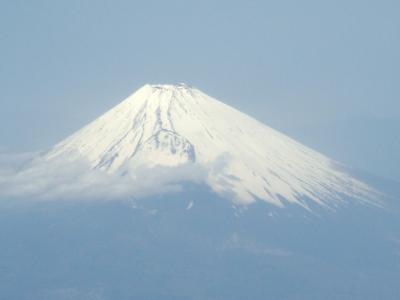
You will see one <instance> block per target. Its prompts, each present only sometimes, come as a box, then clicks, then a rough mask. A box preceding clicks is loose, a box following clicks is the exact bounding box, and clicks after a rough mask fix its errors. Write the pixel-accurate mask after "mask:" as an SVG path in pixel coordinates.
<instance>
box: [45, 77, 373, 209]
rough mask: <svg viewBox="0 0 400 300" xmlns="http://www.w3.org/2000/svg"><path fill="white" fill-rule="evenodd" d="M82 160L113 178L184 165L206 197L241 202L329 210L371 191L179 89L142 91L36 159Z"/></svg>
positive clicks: (290, 143) (242, 117)
mask: <svg viewBox="0 0 400 300" xmlns="http://www.w3.org/2000/svg"><path fill="white" fill-rule="evenodd" d="M82 159H84V160H86V161H87V162H88V163H89V166H90V168H91V170H92V171H95V170H100V171H101V172H104V173H107V174H110V175H112V176H117V177H118V176H120V177H121V178H122V177H126V176H129V174H130V175H131V176H134V177H135V178H141V176H142V174H141V172H143V170H150V171H151V170H156V168H157V167H163V168H164V169H165V168H166V170H171V174H172V171H173V170H174V169H175V168H179V167H182V166H192V167H195V168H199V169H201V170H202V171H203V172H204V176H203V178H202V181H204V182H203V183H205V184H207V185H208V186H209V187H211V189H212V190H213V191H214V192H216V193H218V194H220V195H223V196H227V197H229V198H230V199H232V200H233V201H235V202H239V203H244V204H248V203H251V202H254V201H255V200H264V201H266V202H268V203H271V204H274V205H277V206H284V204H285V203H297V204H300V205H301V206H304V207H307V205H308V203H315V202H316V203H318V204H322V205H325V204H326V205H329V206H331V205H332V204H334V205H336V204H337V202H338V201H341V199H342V196H345V197H351V198H358V199H362V200H366V199H368V198H369V194H370V192H371V190H370V188H369V187H368V186H367V185H366V184H364V183H362V182H361V181H359V180H357V179H355V178H353V177H352V176H351V175H349V174H348V173H346V172H345V171H343V169H344V168H342V166H340V165H339V164H338V163H336V162H334V161H332V160H330V159H329V158H327V157H325V156H323V155H321V154H319V153H317V152H315V151H313V150H311V149H309V148H307V147H305V146H303V145H301V144H299V143H297V142H296V141H294V140H292V139H291V138H289V137H287V136H285V135H283V134H282V133H279V132H277V131H275V130H273V129H271V128H269V127H267V126H265V125H264V124H262V123H260V122H258V121H256V120H255V119H253V118H251V117H249V116H247V115H246V114H244V113H241V112H240V111H238V110H236V109H234V108H232V107H230V106H228V105H226V104H224V103H222V102H220V101H218V100H216V99H213V98H211V97H209V96H207V95H206V94H205V93H203V92H201V91H200V90H198V89H196V88H193V87H190V86H188V85H185V84H178V85H145V86H143V87H142V88H140V89H139V90H138V91H137V92H135V93H134V94H132V95H131V96H129V97H128V98H127V99H126V100H124V101H123V102H121V103H120V104H119V105H117V106H116V107H114V108H113V109H111V110H110V111H108V112H107V113H105V114H104V115H102V116H100V117H99V118H98V119H96V120H95V121H93V122H92V123H90V124H89V125H87V126H85V127H84V128H83V129H81V130H79V131H78V132H76V133H75V134H73V135H72V136H70V137H68V138H67V139H66V140H64V141H62V142H61V143H59V144H58V145H56V146H55V147H54V148H53V149H52V150H51V151H49V152H48V153H47V154H45V156H44V160H45V161H46V162H48V163H51V162H52V161H54V160H64V161H68V162H73V161H78V160H82ZM165 174H166V175H165V176H167V177H168V176H169V175H168V174H169V172H166V173H165ZM143 176H144V175H143ZM77 180H79V179H77ZM132 184H133V183H132Z"/></svg>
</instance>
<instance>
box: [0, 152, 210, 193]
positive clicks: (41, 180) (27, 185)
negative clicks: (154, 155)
mask: <svg viewBox="0 0 400 300" xmlns="http://www.w3.org/2000/svg"><path fill="white" fill-rule="evenodd" d="M127 170H131V169H129V167H128V168H127ZM207 178H208V172H207V170H206V169H204V168H202V167H199V166H197V165H195V164H185V165H181V166H177V167H153V168H136V169H134V172H133V171H127V172H123V173H118V174H108V173H106V172H103V171H100V170H93V169H91V168H90V165H89V163H88V162H87V161H84V160H80V161H75V162H65V161H56V160H52V161H51V163H49V162H46V161H44V160H43V159H40V158H36V159H35V160H32V161H31V162H30V163H29V165H28V166H27V167H25V168H23V169H22V170H19V171H18V170H17V169H15V168H1V169H0V196H3V197H4V196H6V197H17V198H18V197H20V198H22V197H29V198H34V199H39V200H43V199H48V200H51V199H91V200H96V199H103V200H107V199H122V198H142V197H145V196H151V195H156V194H164V193H170V192H177V191H180V190H181V188H182V186H181V184H182V183H183V182H188V181H190V182H195V183H200V184H201V183H204V182H205V181H206V180H207Z"/></svg>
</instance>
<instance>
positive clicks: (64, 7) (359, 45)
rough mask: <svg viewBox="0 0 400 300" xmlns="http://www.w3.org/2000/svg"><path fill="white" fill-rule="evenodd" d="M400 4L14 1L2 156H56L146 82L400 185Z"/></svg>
mask: <svg viewBox="0 0 400 300" xmlns="http://www.w3.org/2000/svg"><path fill="white" fill-rule="evenodd" d="M399 11H400V2H398V1H394V0H393V1H390V0H381V1H367V0H363V1H361V0H360V1H358V0H347V1H340V0H338V1H321V0H320V1H307V0H305V1H286V0H282V1H249V0H248V1H225V0H223V1H211V0H203V1H176V0H171V1H102V0H96V1H89V0H86V1H75V0H70V1H40V0H38V1H19V0H14V1H4V0H0V46H1V47H0V58H1V63H0V87H1V94H0V150H1V151H2V152H13V153H23V152H31V151H37V150H41V149H48V148H49V147H51V146H52V145H53V144H55V143H57V142H58V141H60V140H62V139H63V138H65V137H66V136H67V135H69V134H71V133H73V132H74V131H76V130H77V129H79V128H81V127H82V126H83V125H85V124H87V123H88V122H90V121H92V120H93V119H94V118H96V117H97V116H99V115H100V114H102V113H103V112H105V111H107V110H108V109H110V108H112V107H113V106H115V105H116V104H118V103H119V102H120V101H122V100H123V99H124V98H126V97H127V96H128V95H130V94H131V93H133V92H134V91H135V90H137V89H138V88H139V87H141V86H142V85H144V84H146V83H179V82H185V83H187V84H190V85H193V86H195V87H197V88H199V89H200V90H202V91H204V92H206V93H207V94H209V95H211V96H213V97H215V98H217V99H220V100H222V101H223V102H225V103H227V104H229V105H232V106H234V107H235V108H238V109H239V110H241V111H243V112H245V113H247V114H249V115H251V116H253V117H255V118H257V119H258V120H260V121H262V122H264V123H266V124H267V125H269V126H271V127H273V128H275V129H278V130H280V131H282V132H284V133H286V134H288V135H289V136H291V137H292V138H294V139H297V140H298V141H300V142H302V143H304V144H305V145H307V146H309V147H311V148H314V149H316V150H318V151H320V152H322V153H324V154H326V155H328V156H330V157H332V158H334V159H336V160H339V161H342V162H344V163H346V164H349V165H351V166H354V167H356V168H360V169H362V170H366V171H368V172H371V173H374V174H377V175H380V176H385V177H389V178H394V179H398V180H400V168H399V166H400V97H399V96H400V91H399V87H400V82H399V81H400V55H399V53H400V18H399V17H398V15H399Z"/></svg>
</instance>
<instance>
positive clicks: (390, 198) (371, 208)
mask: <svg viewBox="0 0 400 300" xmlns="http://www.w3.org/2000/svg"><path fill="white" fill-rule="evenodd" d="M399 186H400V185H399V184H398V183H397V182H392V181H389V180H386V179H382V178H377V177H374V176H373V175H369V174H365V173H363V172H361V171H358V170H355V169H351V168H348V167H346V166H344V165H342V164H340V163H338V162H335V161H333V160H331V159H329V158H327V157H325V156H324V155H322V154H319V153H317V152H316V151H313V150H311V149H309V148H307V147H305V146H303V145H301V144H300V143H298V142H296V141H294V140H292V139H291V138H289V137H287V136H285V135H284V134H281V133H279V132H277V131H275V130H273V129H271V128H269V127H268V126H266V125H263V124H261V123H260V122H258V121H256V120H255V119H253V118H251V117H249V116H247V115H245V114H243V113H241V112H240V111H238V110H236V109H234V108H232V107H229V106H227V105H225V104H224V103H222V102H220V101H218V100H215V99H213V98H211V97H209V96H207V95H206V94H204V93H203V92H201V91H200V90H198V89H196V88H193V87H189V86H187V85H183V84H179V85H145V86H144V87H142V88H141V89H139V90H138V91H137V92H135V93H134V94H133V95H131V96H129V97H128V98H127V99H126V100H124V101H123V102H122V103H120V104H119V105H117V106H116V107H114V108H113V109H111V110H110V111H108V112H106V113H105V114H104V115H102V116H100V117H99V118H98V119H96V120H94V121H93V122H92V123H90V124H88V125H87V126H85V127H84V128H82V129H81V130H79V131H77V132H76V133H74V134H72V135H71V136H70V137H68V138H66V139H65V140H64V141H61V142H60V143H58V144H57V145H55V146H54V147H52V148H50V149H49V150H48V151H46V152H42V153H39V154H35V155H34V156H33V158H31V159H30V160H28V161H26V162H24V163H23V164H19V165H18V166H14V168H13V169H12V168H11V169H10V168H8V169H3V170H0V239H1V241H2V247H0V298H2V299H3V298H4V299H29V300H31V299H38V300H39V299H40V300H42V299H74V300H75V299H85V300H86V299H93V300H95V299H126V300H128V299H157V300H158V299H171V300H172V299H193V300H196V299H207V300H217V299H237V300H241V299H260V300H264V299H287V300H299V299H307V300H310V299H311V300H312V299H315V300H317V299H332V300H342V299H352V300H353V299H357V300H358V299H359V300H366V299H370V300H373V299H393V300H395V299H396V300H397V299H399V295H400V286H399V283H398V278H399V274H400V260H399V257H400V234H399V232H400V218H399V216H400V205H399V201H398V199H400V189H399ZM16 200H19V201H16ZM38 200H40V201H38ZM50 200H51V201H50ZM69 200H74V201H69ZM83 200H101V201H83ZM105 200H118V201H105Z"/></svg>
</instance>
